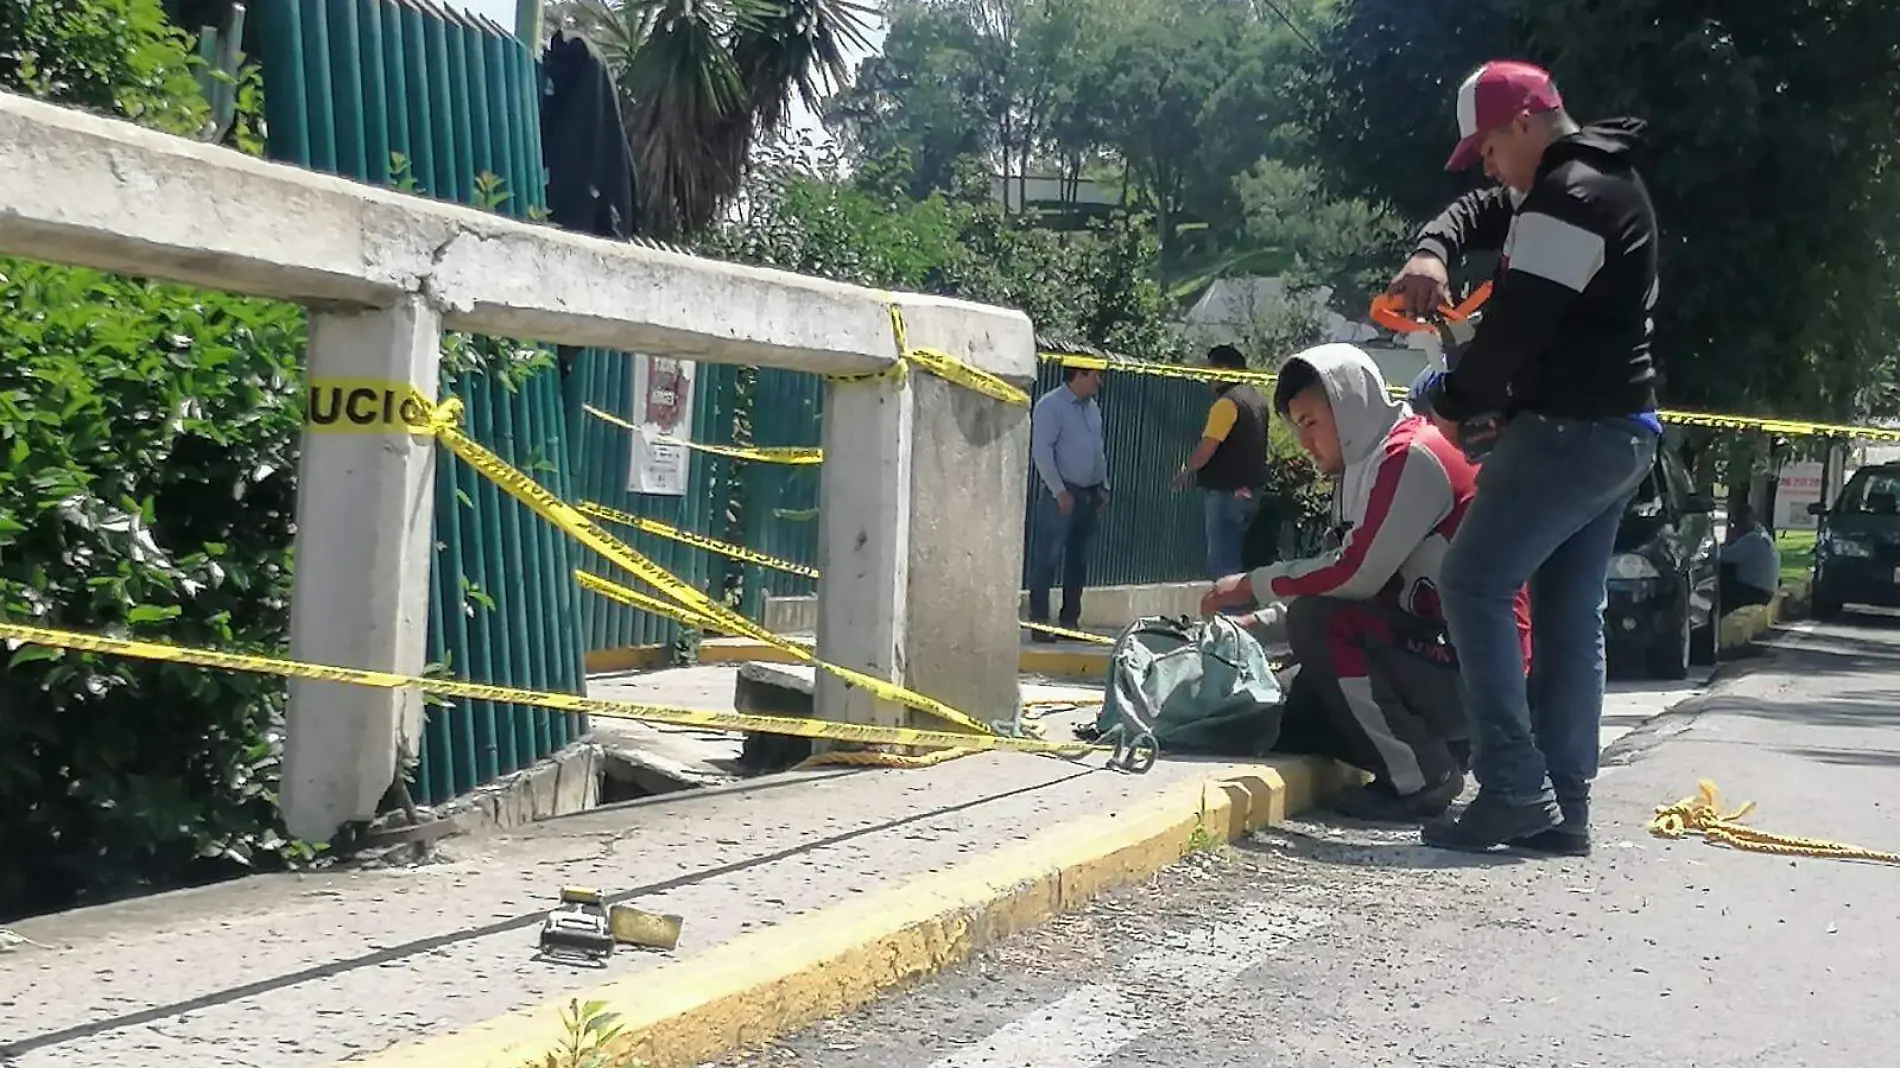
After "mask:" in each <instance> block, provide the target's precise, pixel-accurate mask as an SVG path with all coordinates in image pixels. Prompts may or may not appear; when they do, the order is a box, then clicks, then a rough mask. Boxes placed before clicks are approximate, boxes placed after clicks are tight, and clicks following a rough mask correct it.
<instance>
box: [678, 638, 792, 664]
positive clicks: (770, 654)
mask: <svg viewBox="0 0 1900 1068" xmlns="http://www.w3.org/2000/svg"><path fill="white" fill-rule="evenodd" d="M699 662H700V663H702V664H745V663H757V664H802V663H805V662H806V661H802V660H800V659H798V658H797V657H795V656H793V655H792V654H790V653H788V652H786V651H785V650H783V649H780V648H779V647H778V646H776V645H767V644H765V643H764V642H755V641H752V640H751V639H749V638H717V639H714V640H712V641H704V642H700V643H699Z"/></svg>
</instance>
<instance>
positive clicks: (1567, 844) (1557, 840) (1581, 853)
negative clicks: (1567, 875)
mask: <svg viewBox="0 0 1900 1068" xmlns="http://www.w3.org/2000/svg"><path fill="white" fill-rule="evenodd" d="M1506 844H1507V845H1509V846H1510V847H1511V848H1512V849H1521V850H1523V851H1524V852H1526V853H1542V854H1544V855H1546V856H1552V857H1587V856H1589V855H1590V832H1589V831H1581V832H1579V831H1573V830H1570V829H1569V828H1568V827H1567V826H1565V827H1553V828H1551V829H1550V830H1548V831H1539V832H1538V833H1536V834H1533V835H1530V836H1529V837H1526V838H1513V839H1511V840H1510V841H1509V842H1508V843H1506Z"/></svg>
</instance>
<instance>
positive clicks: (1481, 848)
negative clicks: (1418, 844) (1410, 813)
mask: <svg viewBox="0 0 1900 1068" xmlns="http://www.w3.org/2000/svg"><path fill="white" fill-rule="evenodd" d="M1563 821H1564V817H1563V812H1562V810H1560V809H1559V808H1558V807H1557V802H1555V801H1538V802H1535V803H1532V804H1528V805H1513V804H1510V803H1508V802H1504V801H1499V800H1496V799H1495V795H1492V794H1486V793H1485V792H1484V791H1483V790H1479V791H1478V796H1477V797H1476V798H1475V799H1474V800H1473V801H1472V802H1471V804H1469V805H1466V806H1465V810H1464V811H1463V812H1461V813H1459V814H1458V816H1457V817H1456V818H1452V817H1446V818H1444V819H1439V820H1434V821H1432V822H1431V823H1427V824H1426V825H1425V826H1424V828H1422V829H1421V830H1420V831H1419V838H1420V840H1421V841H1423V842H1424V843H1425V844H1426V845H1428V846H1435V847H1437V848H1439V849H1455V850H1457V851H1459V852H1461V853H1488V852H1490V851H1491V850H1493V849H1496V848H1497V847H1499V846H1501V845H1504V844H1505V843H1506V842H1515V841H1519V840H1522V839H1526V838H1531V837H1534V836H1536V835H1540V834H1543V833H1544V832H1546V831H1549V830H1551V829H1552V828H1555V827H1558V826H1561V825H1562V824H1563Z"/></svg>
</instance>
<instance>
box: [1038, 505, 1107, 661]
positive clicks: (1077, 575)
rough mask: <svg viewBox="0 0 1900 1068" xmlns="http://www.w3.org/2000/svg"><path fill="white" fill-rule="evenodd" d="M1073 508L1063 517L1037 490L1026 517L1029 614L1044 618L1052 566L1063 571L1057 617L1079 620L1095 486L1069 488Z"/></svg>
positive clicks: (1040, 620) (1043, 620) (1069, 621)
mask: <svg viewBox="0 0 1900 1068" xmlns="http://www.w3.org/2000/svg"><path fill="white" fill-rule="evenodd" d="M1069 496H1070V497H1071V498H1072V499H1073V500H1074V501H1075V506H1074V507H1073V508H1071V509H1069V514H1068V515H1063V514H1062V508H1061V507H1060V506H1059V505H1057V504H1056V499H1055V496H1054V495H1053V494H1051V493H1050V492H1049V491H1048V489H1047V488H1043V489H1041V490H1039V491H1038V492H1037V493H1036V508H1035V512H1034V513H1033V514H1032V515H1031V516H1030V520H1029V618H1030V619H1032V620H1034V621H1036V622H1038V623H1047V622H1048V621H1049V588H1050V587H1051V586H1053V585H1055V581H1056V569H1057V567H1060V568H1061V569H1062V620H1061V622H1062V623H1063V625H1065V626H1074V625H1075V624H1076V622H1077V621H1078V620H1080V619H1081V618H1082V590H1083V588H1084V587H1086V586H1087V585H1088V584H1089V583H1088V578H1089V538H1090V536H1092V535H1093V534H1094V533H1095V520H1096V517H1098V516H1099V515H1101V512H1102V491H1101V488H1100V487H1099V486H1091V487H1088V488H1086V489H1085V488H1083V487H1080V486H1070V487H1069Z"/></svg>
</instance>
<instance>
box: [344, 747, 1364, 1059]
mask: <svg viewBox="0 0 1900 1068" xmlns="http://www.w3.org/2000/svg"><path fill="white" fill-rule="evenodd" d="M1354 781H1357V779H1356V777H1355V775H1354V773H1353V772H1352V771H1350V770H1349V769H1347V768H1345V767H1343V766H1341V765H1338V764H1334V763H1331V762H1328V761H1322V760H1317V759H1314V758H1308V757H1293V758H1279V759H1275V760H1273V761H1272V762H1270V763H1262V764H1258V765H1252V766H1248V767H1243V768H1237V769H1236V768H1227V769H1225V770H1223V771H1222V772H1221V773H1219V774H1216V775H1209V776H1207V777H1205V778H1199V779H1195V780H1191V781H1189V782H1184V783H1181V784H1178V785H1176V786H1173V787H1171V788H1169V789H1168V790H1167V791H1166V792H1164V793H1162V794H1160V795H1158V796H1155V797H1151V798H1147V799H1145V800H1141V801H1138V802H1135V803H1133V804H1132V805H1130V806H1129V807H1127V808H1126V809H1123V810H1121V811H1118V812H1113V813H1104V814H1097V815H1091V816H1084V817H1081V818H1079V819H1075V820H1070V821H1067V822H1064V823H1060V824H1057V825H1055V826H1053V827H1051V828H1049V829H1048V830H1045V831H1043V832H1041V833H1039V834H1036V835H1034V836H1032V837H1030V838H1028V839H1026V840H1024V841H1022V842H1018V843H1016V844H1014V845H1009V846H1004V847H1001V848H998V849H996V850H993V851H991V852H990V853H987V854H984V855H982V856H979V857H977V858H975V859H973V860H971V861H968V862H966V863H963V864H959V865H957V866H955V867H952V868H949V869H946V870H944V871H941V872H935V873H929V874H925V875H922V876H918V877H914V878H912V879H909V880H907V881H903V882H899V883H896V884H894V885H891V886H888V887H883V888H880V889H877V890H874V891H872V892H871V893H868V894H865V895H863V896H861V897H858V898H855V899H853V900H851V901H849V902H847V903H840V904H835V905H832V906H829V907H827V908H822V909H818V910H814V911H812V912H808V913H804V914H801V915H796V916H792V917H790V918H788V919H786V920H785V921H784V922H782V923H780V924H778V925H776V926H773V927H770V928H766V929H762V930H758V931H753V932H749V933H747V934H744V935H741V936H739V937H738V938H735V939H732V940H730V941H728V942H724V943H721V944H719V945H717V946H714V947H711V948H710V949H707V950H705V951H703V952H701V953H697V954H694V955H693V956H690V957H686V958H683V959H680V960H677V961H670V962H667V963H665V964H661V965H659V966H657V967H655V968H651V969H646V970H643V971H641V972H639V973H636V974H634V975H630V976H626V977H623V978H620V979H615V980H611V981H608V982H606V983H602V984H600V985H598V986H596V987H593V988H590V989H587V990H582V991H576V992H574V993H572V994H569V995H566V996H563V997H562V998H560V999H559V1000H558V1001H555V1002H550V1003H546V1004H542V1005H538V1006H533V1007H530V1008H526V1009H518V1010H516V1011H514V1012H511V1013H508V1014H506V1015H504V1016H499V1017H495V1018H493V1019H490V1020H485V1021H483V1022H481V1023H479V1024H476V1025H474V1026H472V1027H468V1028H464V1029H462V1030H460V1031H456V1032H453V1033H451V1034H447V1035H442V1036H439V1037H435V1038H429V1039H424V1040H422V1041H419V1042H415V1043H411V1044H406V1045H399V1046H395V1047H392V1048H390V1049H388V1050H385V1051H383V1052H382V1053H378V1054H371V1055H367V1056H360V1057H357V1058H353V1059H351V1060H350V1061H349V1062H347V1063H348V1066H349V1068H519V1066H521V1065H522V1064H523V1063H524V1062H528V1061H530V1060H535V1061H537V1062H538V1061H539V1059H541V1058H543V1057H544V1056H545V1055H546V1053H547V1052H548V1051H549V1050H550V1049H552V1048H554V1046H555V1045H556V1044H557V1042H559V1041H560V1040H561V1038H562V1037H563V1035H564V1032H563V1030H562V1027H561V1022H560V1014H561V1010H562V1009H563V1008H564V1007H565V1006H566V1005H567V1004H568V1002H569V1001H570V1000H579V1001H580V1002H582V1003H587V1002H592V1001H598V1002H602V1003H604V1005H605V1006H606V1011H609V1012H613V1013H617V1014H618V1015H619V1017H620V1018H619V1021H618V1023H619V1025H620V1026H621V1027H622V1029H623V1030H622V1032H621V1034H620V1036H619V1038H618V1039H617V1040H616V1041H615V1043H614V1045H613V1048H612V1051H611V1052H612V1053H613V1055H614V1059H613V1061H612V1062H611V1063H616V1064H618V1063H628V1064H637V1065H640V1066H641V1068H688V1066H692V1065H697V1064H701V1063H703V1062H705V1061H707V1060H710V1059H713V1058H716V1057H719V1056H722V1055H724V1054H726V1053H729V1052H731V1051H734V1050H738V1049H742V1048H745V1047H748V1046H756V1045H759V1044H761V1043H764V1042H766V1041H768V1040H770V1039H772V1038H773V1037H775V1036H778V1035H782V1034H786V1033H789V1032H791V1031H795V1030H797V1029H799V1028H801V1027H804V1026H806V1025H808V1024H811V1023H814V1022H817V1021H819V1020H822V1019H825V1018H827V1017H830V1016H834V1015H837V1014H839V1013H842V1012H845V1011H847V1010H849V1009H852V1008H855V1007H857V1006H859V1005H863V1004H866V1003H868V1002H871V1001H874V1000H876V999H877V998H879V997H880V996H882V995H884V994H885V993H887V992H889V991H891V990H893V989H895V988H897V987H900V986H903V985H905V984H908V983H911V982H914V981H917V980H919V979H923V978H925V977H927V976H929V975H932V974H935V973H936V972H939V971H941V970H943V969H944V968H946V967H949V966H951V965H954V964H956V963H958V962H960V961H962V960H964V959H966V958H967V957H969V956H970V955H971V954H972V953H974V952H976V951H977V950H979V949H981V948H983V947H985V946H987V945H991V944H994V943H996V942H998V941H1000V940H1002V939H1004V938H1006V937H1008V936H1009V935H1011V934H1014V933H1016V932H1018V931H1021V930H1024V929H1026V928H1028V927H1032V926H1034V925H1036V924H1038V923H1041V922H1043V921H1044V920H1047V919H1049V918H1051V917H1053V916H1056V915H1058V914H1060V913H1062V912H1064V911H1067V910H1070V909H1074V908H1076V907H1078V906H1080V905H1082V904H1084V903H1086V902H1087V901H1089V900H1090V899H1092V898H1094V897H1095V896H1097V895H1098V894H1101V893H1103V892H1105V891H1107V890H1110V889H1113V888H1115V887H1117V886H1122V885H1126V884H1128V883H1132V882H1135V881H1138V880H1141V879H1145V878H1147V877H1148V876H1150V875H1152V874H1154V873H1155V872H1157V871H1159V870H1161V869H1162V868H1164V867H1166V866H1168V865H1169V864H1172V863H1173V862H1175V861H1176V860H1179V859H1180V858H1181V857H1182V856H1184V855H1186V854H1187V853H1188V852H1189V851H1190V850H1191V849H1192V848H1194V847H1195V846H1196V845H1197V844H1199V843H1201V842H1204V841H1208V840H1210V839H1211V840H1214V841H1218V842H1231V841H1233V840H1235V839H1238V838H1240V837H1241V836H1243V835H1245V834H1246V833H1247V832H1248V831H1251V830H1255V829H1257V828H1260V827H1264V826H1267V825H1268V824H1270V823H1274V822H1277V821H1280V820H1283V819H1285V818H1286V817H1287V816H1289V815H1291V814H1295V813H1297V812H1300V811H1302V810H1304V809H1307V808H1311V807H1313V806H1314V805H1316V804H1318V803H1319V802H1320V801H1322V800H1323V799H1325V798H1327V797H1329V796H1331V795H1332V794H1334V793H1335V792H1336V791H1337V790H1339V789H1340V788H1341V787H1343V786H1345V785H1347V784H1349V783H1351V782H1354ZM339 1068H341V1066H339Z"/></svg>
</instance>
